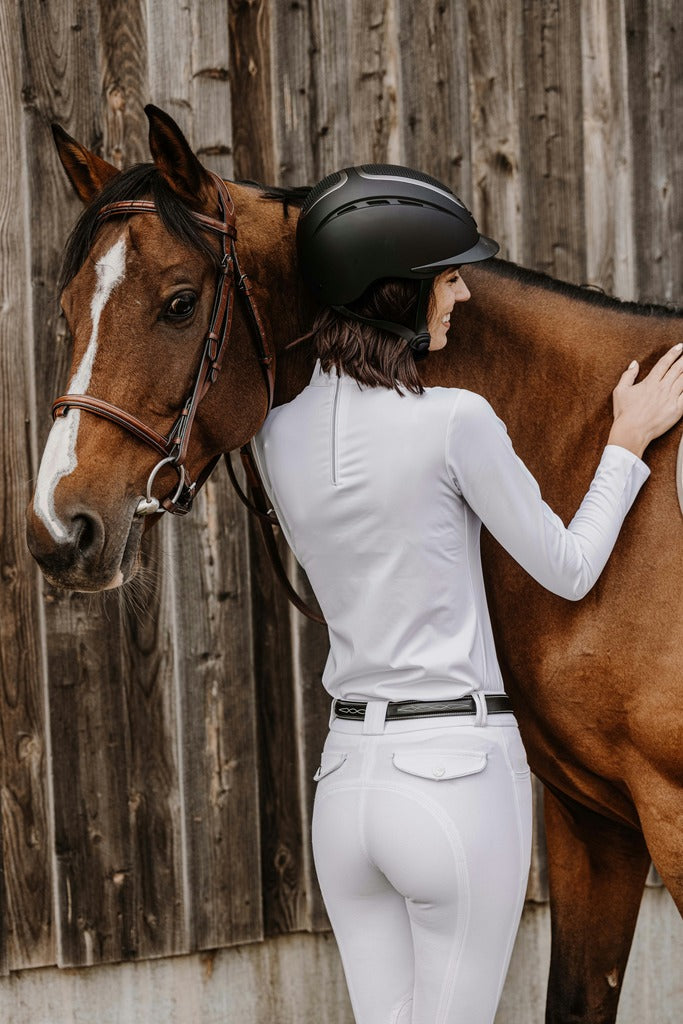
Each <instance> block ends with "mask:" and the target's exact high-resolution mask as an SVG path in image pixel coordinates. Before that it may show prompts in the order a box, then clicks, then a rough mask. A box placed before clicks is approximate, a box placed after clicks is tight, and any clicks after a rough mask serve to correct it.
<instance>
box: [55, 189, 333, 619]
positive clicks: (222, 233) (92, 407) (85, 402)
mask: <svg viewBox="0 0 683 1024" xmlns="http://www.w3.org/2000/svg"><path fill="white" fill-rule="evenodd" d="M209 173H210V174H211V177H212V178H213V180H214V182H215V184H216V188H217V190H218V205H219V209H220V214H221V216H220V219H217V218H214V217H208V216H206V215H205V214H201V213H195V212H194V211H191V216H192V218H193V219H194V220H195V221H196V222H197V223H198V224H200V225H201V227H202V228H204V229H206V230H207V231H212V232H214V233H215V234H217V235H218V237H219V239H220V246H221V249H220V257H221V259H220V265H219V270H218V278H217V282H216V291H215V295H214V301H213V308H212V312H211V319H210V321H209V329H208V332H207V334H206V338H205V340H204V347H203V350H202V357H201V360H200V363H199V368H198V370H197V373H196V376H195V379H194V382H193V385H192V388H191V390H190V393H189V395H188V397H187V398H186V400H185V402H184V404H183V408H182V410H181V412H180V415H179V416H178V418H177V419H176V421H175V423H174V424H173V426H172V427H171V430H170V431H169V433H168V434H167V435H166V436H164V435H163V434H160V433H159V432H158V431H156V430H154V429H153V428H152V427H149V426H147V424H146V423H143V422H142V420H139V419H138V418H137V417H136V416H133V415H132V414H131V413H129V412H126V411H125V409H120V408H119V407H118V406H116V405H112V404H111V402H105V401H104V400H103V399H101V398H93V397H91V396H90V395H76V394H67V395H61V396H60V397H59V398H57V399H56V401H55V402H53V404H52V417H53V419H56V418H57V417H58V416H65V415H66V413H67V412H68V411H69V409H85V411H86V412H90V413H93V414H94V415H96V416H101V417H102V418H103V419H106V420H110V422H112V423H116V424H117V426H120V427H122V428H123V429H124V430H127V431H128V432H129V433H131V434H133V435H134V436H135V437H137V438H138V439H139V440H140V441H143V442H144V443H145V444H147V445H149V446H150V447H151V448H153V449H154V451H156V452H157V453H158V454H159V455H160V456H161V459H160V461H159V462H157V464H156V465H155V466H154V468H153V469H152V471H151V473H150V475H149V478H148V480H147V488H146V493H145V497H144V498H141V499H140V500H139V502H138V504H137V506H136V509H135V513H134V514H135V515H136V516H147V515H153V514H154V513H159V512H164V511H166V512H170V513H172V514H173V515H186V514H187V513H188V512H189V511H190V509H191V508H192V502H193V500H194V497H195V494H196V493H197V491H198V490H199V489H200V488H201V486H202V484H203V483H204V482H205V480H206V479H207V478H208V476H209V474H210V473H211V471H212V469H213V468H214V466H215V464H216V462H217V461H218V458H219V456H216V457H215V458H214V459H212V461H211V462H210V463H209V464H208V466H206V467H205V469H204V470H203V471H202V472H201V473H200V474H199V476H198V477H197V479H196V480H194V481H191V480H190V478H189V476H188V473H187V470H186V468H185V464H186V460H187V452H188V448H189V444H190V436H191V433H192V427H193V425H194V420H195V416H196V415H197V409H198V406H199V403H200V402H201V400H202V399H203V398H204V396H205V395H206V393H207V391H208V390H209V388H210V387H211V385H212V384H214V383H215V381H216V379H217V377H218V374H219V373H220V369H221V365H222V362H223V355H224V352H225V347H226V343H227V341H228V339H229V337H230V329H231V326H232V312H233V303H234V294H235V289H236V290H237V291H238V292H239V293H240V294H241V295H242V296H243V297H244V300H245V303H246V308H247V312H248V315H249V321H250V323H251V326H252V338H253V341H254V346H255V348H256V354H257V357H258V360H259V364H260V366H261V369H262V371H263V376H264V380H265V384H266V392H267V403H266V405H267V407H266V413H265V416H264V418H263V419H264V420H265V418H266V416H267V415H268V413H269V412H270V410H271V408H272V406H273V398H274V395H275V371H274V364H275V360H274V357H273V355H272V354H271V350H270V347H269V345H268V340H267V337H266V332H265V330H264V327H263V321H262V320H261V317H260V315H259V311H258V308H257V306H256V303H255V301H254V298H253V296H252V288H251V282H250V280H249V277H248V276H247V274H245V273H243V272H242V271H241V269H240V265H239V262H238V259H237V250H236V248H235V240H236V238H237V226H236V218H235V204H234V203H233V200H232V197H231V195H230V192H229V191H228V187H227V185H226V183H225V182H224V181H223V179H222V178H220V177H219V176H218V175H217V174H214V173H213V172H212V171H211V172H209ZM138 213H155V214H158V211H157V208H156V205H155V204H154V203H153V202H152V201H151V200H148V199H131V200H121V201H119V202H116V203H108V204H107V205H106V206H103V207H102V209H101V210H100V211H99V213H98V215H97V224H98V225H99V224H100V223H101V222H102V221H104V220H106V219H107V218H109V217H114V216H119V215H122V214H138ZM228 239H229V248H228ZM304 337H306V336H304ZM297 340H303V338H302V339H297ZM287 347H288V348H289V347H291V346H287ZM259 429H260V428H259ZM240 457H241V459H242V464H243V466H244V469H245V473H246V476H247V483H248V486H249V489H250V490H251V493H252V497H253V499H254V501H253V502H252V501H250V500H249V499H248V498H247V497H246V495H245V494H244V492H243V491H242V489H241V487H240V486H239V483H238V481H237V478H236V476H235V472H234V469H233V465H232V458H231V453H230V452H226V453H225V461H226V465H227V469H228V475H229V476H230V480H231V481H232V484H233V486H234V488H235V490H236V491H237V494H238V496H239V498H240V499H241V501H242V502H243V503H244V504H245V505H246V506H247V508H248V509H249V511H250V512H252V513H253V514H254V515H256V516H257V517H258V519H259V523H260V525H261V529H262V533H263V537H264V540H265V543H266V547H267V549H268V552H269V555H270V557H271V561H272V562H273V567H274V569H275V572H276V574H277V576H278V578H279V579H280V582H281V583H282V584H283V586H284V587H285V590H286V591H287V596H288V597H289V599H290V601H292V603H293V604H295V605H296V607H297V608H298V609H299V611H301V612H303V614H304V615H306V616H308V618H310V619H313V620H314V621H315V622H320V623H323V624H324V623H325V619H324V618H323V617H322V616H321V615H319V614H318V613H317V612H315V611H313V610H312V609H310V608H309V607H308V606H307V605H306V604H305V603H304V602H303V601H302V599H301V598H300V597H299V595H298V594H297V593H296V591H295V590H294V589H293V587H292V585H291V584H290V582H289V579H288V578H287V574H286V573H285V570H284V567H283V565H282V561H281V559H280V555H279V552H278V549H277V543H276V540H275V535H274V533H273V526H277V525H279V523H278V520H277V516H276V515H275V512H274V510H273V509H272V508H270V507H269V505H270V502H269V500H268V495H267V492H266V490H265V488H264V486H263V483H262V481H261V478H260V475H259V472H258V469H257V466H256V460H255V458H254V455H253V452H252V450H251V443H250V442H247V444H244V445H242V447H241V448H240ZM164 466H169V467H171V468H172V469H175V471H176V472H177V474H178V485H177V487H176V488H175V489H174V490H173V491H172V492H171V493H170V494H169V495H167V496H166V497H165V498H163V499H162V500H161V501H160V500H159V499H158V498H155V497H153V496H152V487H153V484H154V481H155V479H156V476H157V474H158V473H159V471H160V470H161V469H162V468H163V467H164Z"/></svg>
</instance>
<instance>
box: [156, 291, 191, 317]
mask: <svg viewBox="0 0 683 1024" xmlns="http://www.w3.org/2000/svg"><path fill="white" fill-rule="evenodd" d="M196 302H197V296H196V295H195V294H194V292H180V294H179V295H174V296H173V298H172V299H171V301H170V302H169V304H168V305H167V307H166V312H165V314H164V315H165V316H166V317H168V319H169V320H186V319H187V318H188V316H191V315H192V314H193V313H194V307H195V304H196Z"/></svg>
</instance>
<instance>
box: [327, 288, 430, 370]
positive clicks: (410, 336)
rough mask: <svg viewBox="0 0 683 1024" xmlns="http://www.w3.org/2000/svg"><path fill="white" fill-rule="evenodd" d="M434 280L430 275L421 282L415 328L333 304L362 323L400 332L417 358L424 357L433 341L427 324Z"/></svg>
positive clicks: (392, 331) (396, 332)
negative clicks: (374, 317) (363, 314)
mask: <svg viewBox="0 0 683 1024" xmlns="http://www.w3.org/2000/svg"><path fill="white" fill-rule="evenodd" d="M432 280H433V279H432V278H431V277H428V278H423V280H422V281H421V282H420V294H419V296H418V300H417V312H416V314H415V329H414V330H411V329H410V327H405V326H404V325H403V324H395V323H392V322H391V321H390V320H373V319H371V318H370V317H367V316H361V315H360V313H354V312H353V310H352V309H348V308H347V307H346V306H332V309H336V310H337V311H338V312H339V313H345V314H346V316H350V317H351V319H352V320H359V321H360V322H361V323H364V324H370V325H371V326H372V327H380V328H381V329H382V330H383V331H389V332H390V333H391V334H398V336H399V337H400V338H404V339H405V340H406V341H407V342H408V345H409V347H410V348H411V349H412V353H413V356H414V358H415V360H418V359H424V358H425V356H427V355H428V354H429V344H430V341H431V335H430V333H429V328H428V325H427V307H428V305H429V292H430V290H431V287H432Z"/></svg>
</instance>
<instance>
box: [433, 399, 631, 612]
mask: <svg viewBox="0 0 683 1024" xmlns="http://www.w3.org/2000/svg"><path fill="white" fill-rule="evenodd" d="M446 435H447V436H446V463H447V469H448V472H449V476H450V478H451V481H452V483H453V484H454V486H455V487H456V490H457V491H458V493H459V494H461V495H462V497H463V498H464V500H465V501H466V502H467V504H468V505H469V506H470V507H471V508H472V509H473V511H474V512H475V513H476V514H477V516H478V517H479V518H480V519H481V521H482V523H483V524H484V525H485V526H486V528H487V529H488V530H489V531H490V533H491V534H492V535H493V536H494V537H495V538H496V540H497V541H498V542H499V543H500V544H502V546H503V547H504V548H505V550H506V551H508V552H509V553H510V554H511V555H512V557H513V558H514V559H515V560H516V561H517V562H519V564H520V565H521V566H522V568H524V569H525V570H526V571H527V572H528V573H529V574H530V575H531V576H533V578H534V579H535V580H537V581H538V583H540V584H541V585H542V586H544V587H546V588H547V589H548V590H550V591H552V592H553V593H554V594H559V595H560V596H561V597H565V598H567V599H568V600H570V601H578V600H580V598H582V597H584V596H585V594H587V593H588V591H589V590H590V589H591V587H592V586H593V584H594V583H595V581H596V580H597V579H598V577H599V575H600V573H601V572H602V570H603V569H604V567H605V564H606V562H607V559H608V558H609V556H610V554H611V552H612V549H613V547H614V544H615V542H616V539H617V537H618V535H619V530H620V529H621V526H622V523H623V521H624V519H625V517H626V514H627V512H628V510H629V509H630V508H631V505H632V504H633V502H634V501H635V498H636V495H637V494H638V491H639V490H640V488H641V487H642V485H643V484H644V482H645V481H646V480H647V478H648V476H649V475H650V470H649V468H648V466H647V465H646V464H645V463H644V462H643V460H642V459H640V458H638V456H637V455H635V454H634V453H633V452H631V451H629V450H628V449H627V448H622V447H621V446H620V445H613V444H608V445H606V446H605V449H604V451H603V453H602V457H601V459H600V463H599V465H598V468H597V470H596V472H595V476H594V477H593V480H592V482H591V485H590V488H589V490H588V492H587V494H586V495H585V497H584V499H583V501H582V502H581V505H580V506H579V509H578V511H577V512H576V515H575V516H574V518H573V519H572V520H571V522H570V523H569V526H567V527H565V525H564V523H563V522H562V520H561V519H560V517H559V516H558V515H556V514H555V513H554V512H553V511H552V509H551V508H550V507H549V505H547V504H546V502H545V501H544V500H543V498H542V497H541V491H540V488H539V486H538V483H537V482H536V479H535V477H534V476H533V475H532V474H531V473H530V472H529V470H528V469H527V467H526V466H525V464H524V463H523V462H522V460H521V459H520V458H519V456H518V455H517V454H516V452H515V450H514V448H513V447H512V442H511V441H510V438H509V436H508V433H507V428H506V426H505V424H504V423H503V421H502V420H501V419H500V418H499V417H498V416H497V415H496V413H495V412H494V410H493V408H492V407H491V405H490V404H489V402H488V401H487V400H486V399H485V398H483V397H482V396H481V395H477V394H475V393H474V392H472V391H465V390H460V391H459V392H458V395H457V397H456V401H455V404H454V407H453V409H452V410H451V414H450V418H449V421H448V428H447V432H446Z"/></svg>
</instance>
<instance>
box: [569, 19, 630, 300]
mask: <svg viewBox="0 0 683 1024" xmlns="http://www.w3.org/2000/svg"><path fill="white" fill-rule="evenodd" d="M581 65H582V71H583V76H582V87H583V140H584V142H583V146H584V180H585V201H586V205H585V219H586V223H585V228H584V231H585V239H586V242H585V244H586V280H587V283H589V284H592V283H595V282H599V285H600V287H601V288H604V289H605V290H606V291H607V292H609V293H610V294H613V295H618V296H619V297H620V298H622V299H634V298H635V297H636V290H635V271H636V268H635V259H634V245H633V209H632V195H633V144H632V140H631V133H630V130H629V119H628V101H629V93H628V76H627V61H626V32H625V25H624V9H623V4H622V3H621V0H619V2H617V3H614V2H608V0H592V2H590V3H582V4H581Z"/></svg>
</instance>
